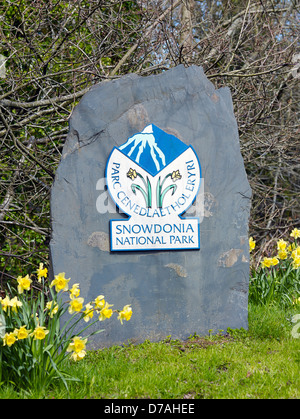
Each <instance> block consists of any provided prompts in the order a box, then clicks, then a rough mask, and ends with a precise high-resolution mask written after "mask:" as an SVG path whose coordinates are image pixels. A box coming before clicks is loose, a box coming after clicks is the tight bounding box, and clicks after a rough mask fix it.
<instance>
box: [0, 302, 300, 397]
mask: <svg viewBox="0 0 300 419" xmlns="http://www.w3.org/2000/svg"><path fill="white" fill-rule="evenodd" d="M299 312H300V307H299V309H298V310H297V309H294V311H290V312H285V311H283V309H280V308H277V307H267V308H266V307H263V306H250V307H249V330H248V331H245V330H243V329H241V330H232V331H230V333H229V334H225V335H224V334H219V335H215V336H206V337H198V336H194V337H192V338H190V339H189V340H187V341H185V342H182V341H178V340H172V339H171V338H166V339H165V341H162V342H157V343H150V342H148V341H146V342H144V343H142V344H140V345H131V344H128V345H125V346H124V347H112V348H109V349H104V350H99V351H90V352H89V353H88V355H87V356H86V357H85V358H84V359H83V360H82V361H80V362H78V363H74V362H68V363H67V364H66V366H65V367H66V370H67V371H68V372H69V373H70V374H71V375H73V376H75V377H76V379H77V380H78V381H72V382H69V392H67V390H66V389H65V387H64V386H63V385H62V384H60V383H57V384H56V385H54V386H53V387H52V388H51V389H50V390H49V389H48V390H47V392H46V393H44V392H43V390H42V389H41V390H40V391H39V392H38V393H36V392H30V391H27V392H24V391H23V392H18V391H17V389H14V388H13V387H11V386H5V387H4V386H0V398H39V397H40V398H79V399H83V398H88V399H90V398H105V399H108V398H116V399H127V398H128V399H131V398H136V399H142V398H150V399H199V398H212V399H218V398H226V399H227V398H233V399H236V398H239V399H248V398H258V399H262V398H263V399H275V398H284V399H291V398H296V399H297V398H299V397H300V374H299V372H300V338H294V337H293V336H292V334H291V331H292V328H293V327H294V324H293V323H292V322H291V317H292V315H293V314H297V313H298V314H299ZM299 331H300V330H299Z"/></svg>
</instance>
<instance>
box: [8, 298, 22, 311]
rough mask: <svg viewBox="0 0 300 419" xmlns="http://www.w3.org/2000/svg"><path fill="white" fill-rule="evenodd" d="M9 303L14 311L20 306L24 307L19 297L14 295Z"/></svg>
mask: <svg viewBox="0 0 300 419" xmlns="http://www.w3.org/2000/svg"><path fill="white" fill-rule="evenodd" d="M9 305H10V307H11V308H12V311H14V312H15V313H16V312H17V310H18V308H19V307H22V305H23V304H22V302H21V301H20V300H18V297H14V298H12V299H11V300H10V303H9Z"/></svg>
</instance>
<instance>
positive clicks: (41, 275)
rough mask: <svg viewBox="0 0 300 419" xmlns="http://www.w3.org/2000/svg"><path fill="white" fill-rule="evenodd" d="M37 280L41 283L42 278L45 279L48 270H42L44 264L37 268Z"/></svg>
mask: <svg viewBox="0 0 300 419" xmlns="http://www.w3.org/2000/svg"><path fill="white" fill-rule="evenodd" d="M36 272H37V278H38V281H39V282H42V278H47V273H48V269H47V268H44V264H43V263H40V265H39V268H38V269H37V271H36Z"/></svg>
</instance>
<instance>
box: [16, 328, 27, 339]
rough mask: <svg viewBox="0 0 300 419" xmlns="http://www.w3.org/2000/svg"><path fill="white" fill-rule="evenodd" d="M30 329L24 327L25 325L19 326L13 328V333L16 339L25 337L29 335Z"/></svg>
mask: <svg viewBox="0 0 300 419" xmlns="http://www.w3.org/2000/svg"><path fill="white" fill-rule="evenodd" d="M29 332H30V330H27V329H26V326H21V327H20V329H15V330H14V334H15V336H16V337H17V339H18V340H22V339H26V338H27V337H28V336H29Z"/></svg>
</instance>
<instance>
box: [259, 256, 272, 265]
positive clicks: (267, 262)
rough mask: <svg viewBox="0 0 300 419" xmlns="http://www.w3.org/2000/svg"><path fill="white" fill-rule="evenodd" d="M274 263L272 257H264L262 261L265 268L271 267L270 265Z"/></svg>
mask: <svg viewBox="0 0 300 419" xmlns="http://www.w3.org/2000/svg"><path fill="white" fill-rule="evenodd" d="M271 265H272V258H266V257H265V258H263V260H262V262H261V266H262V267H263V268H270V266H271Z"/></svg>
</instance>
